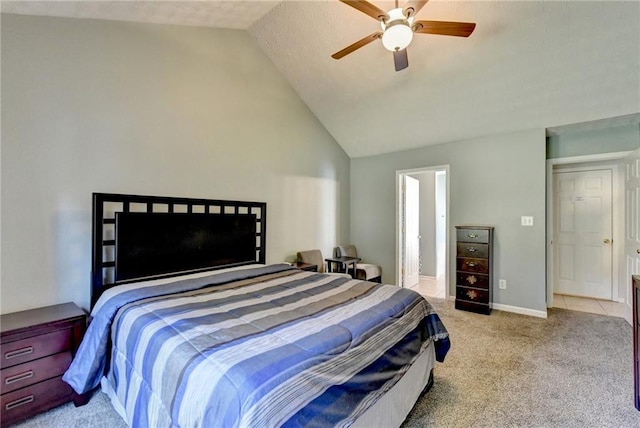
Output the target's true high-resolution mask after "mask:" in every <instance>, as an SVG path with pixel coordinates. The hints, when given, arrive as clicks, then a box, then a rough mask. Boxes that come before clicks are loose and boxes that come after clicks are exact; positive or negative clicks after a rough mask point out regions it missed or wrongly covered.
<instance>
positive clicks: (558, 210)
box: [553, 169, 613, 300]
mask: <svg viewBox="0 0 640 428" xmlns="http://www.w3.org/2000/svg"><path fill="white" fill-rule="evenodd" d="M611 175H612V174H611V170H607V169H603V170H595V171H578V172H554V174H553V176H554V196H555V202H554V211H555V212H554V214H555V218H554V228H555V231H554V257H555V260H554V293H559V294H567V295H573V296H584V297H593V298H599V299H607V300H611V298H612V266H611V265H612V254H613V245H612V205H611V192H612V189H611Z"/></svg>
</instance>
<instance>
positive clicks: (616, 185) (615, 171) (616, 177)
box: [546, 151, 631, 308]
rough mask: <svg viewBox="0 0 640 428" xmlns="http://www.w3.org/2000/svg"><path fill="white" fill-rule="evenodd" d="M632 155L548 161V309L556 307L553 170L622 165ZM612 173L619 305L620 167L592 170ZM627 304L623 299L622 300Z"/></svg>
mask: <svg viewBox="0 0 640 428" xmlns="http://www.w3.org/2000/svg"><path fill="white" fill-rule="evenodd" d="M630 153H631V152H629V151H625V152H614V153H600V154H594V155H584V156H571V157H566V158H554V159H547V213H546V214H547V215H546V217H547V231H546V232H547V243H546V247H547V248H546V250H547V272H546V274H547V275H546V277H547V287H546V294H547V308H552V307H553V247H552V245H551V242H552V240H553V197H554V194H553V169H554V166H556V165H567V164H579V163H591V162H603V161H605V162H606V161H622V160H623V159H624V158H625V157H627V156H628V155H629V154H630ZM605 168H606V169H609V168H611V169H612V179H613V181H612V186H613V189H612V191H613V195H612V198H613V201H612V205H613V213H612V216H613V220H614V225H613V234H614V236H613V260H612V268H613V275H612V287H613V290H614V294H613V298H614V300H615V301H619V299H620V296H618V281H619V254H621V253H620V247H619V246H620V245H621V244H623V239H624V230H623V227H624V221H623V220H622V221H621V220H620V215H621V213H623V212H622V211H621V210H620V207H619V206H618V205H619V204H616V203H615V201H616V200H618V201H619V198H618V197H619V194H618V192H620V189H621V187H620V184H621V183H620V172H619V165H616V164H613V163H611V164H610V165H597V166H594V167H593V168H590V169H605ZM571 169H573V168H567V169H564V170H565V171H569V170H571ZM586 169H589V168H586V167H585V168H583V167H576V168H575V170H586ZM623 300H624V299H623Z"/></svg>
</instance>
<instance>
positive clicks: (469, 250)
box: [467, 247, 478, 253]
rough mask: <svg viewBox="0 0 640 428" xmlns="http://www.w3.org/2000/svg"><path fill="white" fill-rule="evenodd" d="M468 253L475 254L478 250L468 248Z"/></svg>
mask: <svg viewBox="0 0 640 428" xmlns="http://www.w3.org/2000/svg"><path fill="white" fill-rule="evenodd" d="M467 251H468V252H470V253H475V252H476V251H478V250H477V249H476V247H467Z"/></svg>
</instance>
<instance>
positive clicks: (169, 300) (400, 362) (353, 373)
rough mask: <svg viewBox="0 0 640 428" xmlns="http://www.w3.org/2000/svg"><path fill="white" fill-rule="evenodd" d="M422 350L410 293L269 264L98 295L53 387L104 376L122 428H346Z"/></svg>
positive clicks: (418, 307)
mask: <svg viewBox="0 0 640 428" xmlns="http://www.w3.org/2000/svg"><path fill="white" fill-rule="evenodd" d="M118 289H120V290H118ZM109 338H110V339H111V344H112V346H111V349H109V347H108V345H107V343H108V339H109ZM430 342H435V347H436V358H437V359H438V360H439V361H442V360H443V359H444V356H445V354H446V352H447V350H448V349H449V339H448V333H447V331H446V329H445V328H444V326H443V325H442V323H441V322H440V319H439V318H438V315H437V314H436V313H435V312H434V310H433V308H432V307H431V305H430V304H429V303H428V302H427V301H426V300H425V299H424V298H422V297H421V296H420V295H418V294H417V293H415V292H413V291H410V290H406V289H403V288H399V287H396V286H391V285H379V284H373V283H370V282H364V281H358V280H351V279H349V278H344V277H337V276H330V275H324V274H315V273H311V272H303V271H298V270H296V269H292V268H290V267H288V266H286V265H272V266H264V267H259V268H251V269H241V270H234V271H231V272H225V273H218V274H211V275H208V276H205V277H200V278H195V279H188V280H174V281H169V282H167V281H164V283H163V284H161V285H154V286H145V287H141V288H137V287H131V286H123V287H122V288H121V287H115V288H114V289H111V290H108V292H107V293H105V294H104V295H103V296H102V297H101V299H100V300H99V302H98V303H97V304H96V307H95V308H94V312H93V321H92V323H91V324H90V326H89V328H88V330H87V334H86V335H85V338H84V340H83V342H82V344H81V346H80V349H79V350H78V353H77V355H76V358H75V359H74V361H73V363H72V364H71V367H70V368H69V370H68V371H67V373H65V375H64V377H63V379H64V380H65V381H66V382H67V383H69V384H70V385H71V386H72V387H73V388H74V389H75V390H76V392H78V393H83V392H85V391H88V390H91V389H92V388H94V387H95V386H97V385H98V383H99V382H100V379H101V378H102V376H103V375H106V377H107V378H108V380H109V381H110V383H111V385H112V386H113V389H114V391H115V393H116V394H117V397H118V399H119V401H120V403H121V404H122V405H123V407H124V410H125V414H126V418H127V422H128V423H129V425H130V426H133V427H172V426H180V427H214V426H215V427H235V426H242V427H249V426H251V427H258V426H260V427H275V426H348V425H349V424H350V423H351V422H353V420H355V419H356V418H357V417H358V416H359V415H360V414H362V413H363V412H364V411H365V410H366V409H367V408H368V407H369V406H371V405H372V404H373V403H375V402H376V400H377V399H378V398H379V397H380V396H382V395H383V394H384V393H385V392H386V391H388V390H389V389H390V388H391V387H392V386H393V385H394V384H395V383H396V382H397V381H398V380H399V379H400V378H401V377H402V375H403V373H404V372H406V370H407V369H408V368H409V366H410V365H411V363H412V362H413V361H414V360H415V358H416V357H417V356H418V354H419V353H420V352H421V351H422V350H423V349H424V348H425V347H426V346H428V344H429V343H430ZM107 355H110V361H109V363H107Z"/></svg>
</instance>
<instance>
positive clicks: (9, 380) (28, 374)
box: [4, 370, 33, 385]
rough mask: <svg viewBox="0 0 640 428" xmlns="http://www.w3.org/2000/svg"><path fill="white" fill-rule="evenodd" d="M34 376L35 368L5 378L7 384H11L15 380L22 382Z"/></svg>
mask: <svg viewBox="0 0 640 428" xmlns="http://www.w3.org/2000/svg"><path fill="white" fill-rule="evenodd" d="M30 377H33V370H29V371H27V372H24V373H18V374H17V375H13V376H9V377H8V378H6V379H5V380H4V383H5V385H10V384H12V383H14V382H20V381H21V380H25V379H29V378H30Z"/></svg>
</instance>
